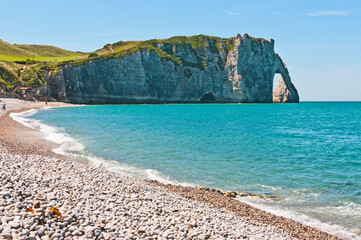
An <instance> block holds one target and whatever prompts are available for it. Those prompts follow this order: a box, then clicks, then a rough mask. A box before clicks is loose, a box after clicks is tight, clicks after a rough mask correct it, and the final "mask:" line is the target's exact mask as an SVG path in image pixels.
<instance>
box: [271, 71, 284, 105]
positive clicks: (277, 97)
mask: <svg viewBox="0 0 361 240" xmlns="http://www.w3.org/2000/svg"><path fill="white" fill-rule="evenodd" d="M283 81H284V80H283V78H282V74H280V73H278V72H276V73H275V75H274V76H273V86H272V102H274V103H279V102H282V101H283V99H282V98H283V97H282V96H281V95H283V94H282V91H283V90H284V89H282V86H284V84H282V83H283Z"/></svg>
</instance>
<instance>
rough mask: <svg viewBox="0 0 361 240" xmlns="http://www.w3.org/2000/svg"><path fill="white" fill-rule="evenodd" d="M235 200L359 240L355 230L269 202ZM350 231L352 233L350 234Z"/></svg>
mask: <svg viewBox="0 0 361 240" xmlns="http://www.w3.org/2000/svg"><path fill="white" fill-rule="evenodd" d="M237 199H238V200H239V201H241V202H244V203H247V204H249V205H251V206H253V207H256V208H259V209H262V210H264V211H266V212H269V213H272V214H274V215H277V216H282V217H285V218H289V219H292V220H294V221H297V222H300V223H303V224H306V225H309V226H312V227H315V228H317V229H319V230H322V231H324V232H328V233H331V234H333V235H336V236H338V237H341V238H343V239H353V240H355V239H359V240H361V236H359V235H357V234H356V233H354V232H356V231H358V230H359V229H356V228H355V229H346V228H345V227H343V226H340V225H337V224H330V223H325V222H321V221H319V220H317V219H315V218H312V217H310V216H307V215H305V214H302V213H299V212H296V211H294V210H293V209H292V210H289V209H286V208H285V207H280V206H276V205H275V204H267V201H268V202H269V201H271V200H264V199H260V198H258V197H247V198H237ZM350 230H351V231H352V232H350Z"/></svg>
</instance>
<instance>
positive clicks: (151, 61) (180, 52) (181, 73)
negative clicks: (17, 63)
mask: <svg viewBox="0 0 361 240" xmlns="http://www.w3.org/2000/svg"><path fill="white" fill-rule="evenodd" d="M135 43H136V44H137V45H135V47H134V46H133V45H132V46H133V48H129V42H121V43H119V49H121V50H119V52H120V53H122V54H119V52H118V55H116V54H115V53H114V54H113V55H107V56H106V57H102V56H99V57H97V58H94V59H89V60H87V61H83V62H82V63H81V64H73V63H68V64H64V65H63V66H62V67H61V68H60V69H59V70H57V71H56V72H55V73H54V72H53V73H50V72H47V73H46V74H45V79H46V81H47V86H46V89H44V90H46V91H45V94H47V95H48V96H52V97H54V98H56V99H58V100H62V101H65V102H73V103H164V102H166V103H178V102H179V103H180V102H182V103H188V102H189V103H193V102H194V103H197V102H219V103H223V102H224V103H226V102H229V103H271V102H277V103H297V102H299V96H298V93H297V90H296V88H295V87H294V85H293V84H292V82H291V77H290V75H289V72H288V69H287V67H286V65H285V64H284V62H283V61H282V59H281V58H280V57H279V55H278V54H276V53H275V51H274V41H273V40H272V39H271V40H270V41H267V40H265V39H256V38H253V37H250V36H248V35H247V34H245V35H243V36H241V35H237V37H233V38H229V39H221V38H216V37H208V36H204V35H198V36H193V37H189V38H187V37H178V38H177V37H174V38H170V39H168V40H149V41H146V42H142V43H139V42H135ZM126 44H128V45H126ZM132 44H133V42H132ZM105 47H108V49H109V48H110V46H105ZM115 47H116V45H113V48H110V49H111V51H112V52H113V51H115ZM126 47H128V48H126ZM113 49H114V50H113ZM122 49H127V50H126V52H125V50H122ZM129 49H130V50H129ZM124 52H125V53H124ZM109 56H110V57H109ZM276 73H279V74H280V75H281V79H280V81H279V83H278V85H277V87H276V88H275V90H273V79H274V75H275V74H276Z"/></svg>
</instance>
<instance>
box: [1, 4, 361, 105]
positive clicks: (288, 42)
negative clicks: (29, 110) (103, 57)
mask: <svg viewBox="0 0 361 240" xmlns="http://www.w3.org/2000/svg"><path fill="white" fill-rule="evenodd" d="M0 7H1V14H0V39H2V40H4V41H7V42H9V43H12V44H14V43H17V44H45V45H54V46H58V47H61V48H64V49H68V50H73V51H83V52H92V51H95V50H97V49H99V48H102V47H103V46H104V45H105V44H107V43H114V42H117V41H127V40H148V39H154V38H158V39H163V38H169V37H172V36H192V35H198V34H206V35H212V36H219V37H222V38H228V37H231V36H236V35H237V34H238V33H240V34H241V35H243V34H244V33H248V34H249V35H251V36H253V37H262V38H265V39H271V38H273V39H274V40H275V52H277V53H279V54H280V56H281V57H282V59H283V61H284V62H285V63H286V65H287V67H288V70H289V72H290V75H291V78H292V81H293V83H294V85H295V86H296V88H297V89H298V92H299V95H300V100H301V101H361V0H302V1H300V0H228V1H227V0H224V1H219V0H217V1H213V0H204V1H203V0H192V1H190V0H182V1H181V0H131V1H130V0H129V1H122V0H102V1H93V0H86V1H83V0H78V1H77V0H71V1H70V0H62V1H48V0H47V1H40V0H32V1H28V0H17V1H14V0H0Z"/></svg>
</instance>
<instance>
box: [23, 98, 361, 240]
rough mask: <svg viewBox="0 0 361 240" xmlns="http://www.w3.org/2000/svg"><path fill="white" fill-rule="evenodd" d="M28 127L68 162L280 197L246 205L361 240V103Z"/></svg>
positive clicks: (41, 120)
mask: <svg viewBox="0 0 361 240" xmlns="http://www.w3.org/2000/svg"><path fill="white" fill-rule="evenodd" d="M27 118H31V119H36V120H37V121H35V122H31V121H32V120H29V119H28V120H26V121H28V122H29V123H31V124H33V126H34V127H37V128H42V129H43V130H44V129H45V130H44V131H45V132H46V131H48V138H53V140H54V141H57V142H59V143H63V147H62V153H66V154H78V155H79V156H80V155H81V156H83V157H84V158H87V156H88V159H90V160H89V161H93V162H95V161H96V160H94V159H98V160H99V159H101V161H100V160H99V164H101V165H102V166H103V167H107V166H108V165H107V164H106V163H107V161H109V162H110V160H115V161H116V162H118V163H119V168H118V169H117V167H116V166H117V164H116V163H115V162H114V161H113V162H112V165H109V167H110V168H113V170H114V169H115V170H118V171H124V173H126V174H128V175H129V174H130V175H132V174H133V175H135V176H137V175H139V177H143V178H148V179H152V178H153V179H157V180H159V181H164V182H169V181H170V182H177V183H186V184H192V185H197V186H207V187H213V188H217V189H223V190H234V191H251V192H256V193H267V194H275V195H277V196H279V198H278V199H273V200H271V199H259V198H256V197H252V198H246V199H245V201H247V202H249V203H251V204H254V205H255V206H258V207H262V208H264V209H267V210H269V211H271V212H274V213H278V214H281V215H284V216H286V217H292V218H294V219H296V220H300V221H303V222H306V223H309V224H311V225H317V227H319V228H321V229H324V230H327V231H331V232H333V233H336V234H339V235H340V236H344V237H350V236H351V235H350V236H349V235H347V234H350V233H356V234H357V235H358V237H360V236H361V230H360V229H361V103H359V102H319V103H311V102H310V103H300V104H199V105H196V104H194V105H193V104H184V105H183V104H179V105H101V106H98V105H94V106H81V107H69V108H56V109H50V110H44V111H38V112H37V113H36V114H34V115H31V116H28V117H27ZM39 124H40V125H41V124H46V125H50V126H54V127H56V128H54V129H53V128H50V130H49V129H47V128H44V126H42V125H41V126H42V127H41V126H40V125H39ZM39 126H40V127H39ZM50 132H53V133H50ZM54 132H56V133H57V134H55V135H54ZM56 138H58V139H56ZM59 138H60V139H59ZM339 226H341V227H339ZM356 238H357V236H356Z"/></svg>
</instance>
